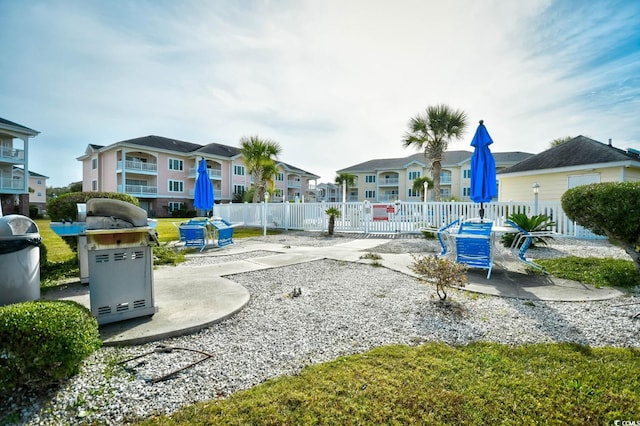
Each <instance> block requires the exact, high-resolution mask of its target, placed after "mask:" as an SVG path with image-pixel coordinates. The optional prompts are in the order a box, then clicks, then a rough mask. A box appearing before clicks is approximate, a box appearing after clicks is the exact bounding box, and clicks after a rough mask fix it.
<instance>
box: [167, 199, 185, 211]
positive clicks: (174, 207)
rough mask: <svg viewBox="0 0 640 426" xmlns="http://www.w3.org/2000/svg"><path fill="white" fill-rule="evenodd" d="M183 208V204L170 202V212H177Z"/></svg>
mask: <svg viewBox="0 0 640 426" xmlns="http://www.w3.org/2000/svg"><path fill="white" fill-rule="evenodd" d="M181 208H182V203H179V202H176V201H169V211H170V212H175V211H178V210H180V209H181Z"/></svg>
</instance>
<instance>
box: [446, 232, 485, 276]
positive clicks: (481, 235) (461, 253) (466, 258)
mask: <svg viewBox="0 0 640 426" xmlns="http://www.w3.org/2000/svg"><path fill="white" fill-rule="evenodd" d="M492 225H493V224H492V223H491V222H483V223H475V222H462V223H461V224H460V228H459V231H458V233H457V234H456V235H455V239H456V263H462V264H465V265H467V266H468V267H470V268H481V269H487V270H488V272H487V279H489V278H491V270H492V269H493V250H492V243H493V241H492V238H491V227H492Z"/></svg>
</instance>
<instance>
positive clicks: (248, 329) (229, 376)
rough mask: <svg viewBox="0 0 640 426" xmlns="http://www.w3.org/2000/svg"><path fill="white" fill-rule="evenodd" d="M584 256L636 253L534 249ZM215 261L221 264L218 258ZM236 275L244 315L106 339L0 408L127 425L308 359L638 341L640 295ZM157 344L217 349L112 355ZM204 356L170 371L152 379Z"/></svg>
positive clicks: (401, 278)
mask: <svg viewBox="0 0 640 426" xmlns="http://www.w3.org/2000/svg"><path fill="white" fill-rule="evenodd" d="M350 238H353V237H349V236H339V237H337V238H326V237H322V236H317V235H304V234H286V235H277V236H270V237H267V238H264V237H263V238H262V239H261V241H266V240H269V241H271V242H275V243H281V244H283V246H286V245H290V246H294V245H315V246H317V245H331V244H336V243H341V242H346V241H348V240H349V239H350ZM432 243H433V244H432ZM243 244H247V245H249V244H250V241H242V240H241V241H239V242H237V243H236V246H237V247H242V245H243ZM437 250H438V246H437V244H436V243H435V242H428V241H425V240H423V239H394V240H389V241H388V242H386V243H384V244H382V245H380V246H378V247H377V248H376V249H375V250H374V251H376V252H378V253H381V254H382V256H383V257H384V253H392V252H393V253H395V252H400V251H404V252H406V251H409V252H416V253H417V252H431V251H433V252H435V251H437ZM581 253H587V254H588V255H590V256H599V255H601V256H607V257H620V258H626V254H625V253H624V252H623V251H622V252H621V251H620V250H619V249H617V248H615V247H611V246H610V245H608V244H607V243H606V242H603V241H588V242H585V241H581V242H579V243H577V242H574V241H571V240H564V241H557V242H554V243H553V244H552V245H551V246H550V247H549V248H539V249H534V250H532V251H531V253H530V254H531V257H536V256H537V257H552V256H564V255H567V254H576V255H580V254H581ZM233 256H243V255H233ZM244 256H252V254H251V253H247V254H244ZM218 257H224V256H218ZM208 258H209V259H212V260H211V261H216V260H213V259H215V257H214V256H212V257H208ZM202 259H207V257H205V258H202ZM226 260H234V259H231V258H230V257H227V259H226ZM236 260H237V259H236ZM200 261H202V260H200ZM229 278H231V279H232V280H234V281H236V282H238V283H240V284H242V285H243V286H245V287H246V288H247V289H248V290H249V291H250V293H251V301H250V302H249V304H248V305H247V307H245V309H243V310H242V311H241V312H240V313H238V314H237V315H236V316H234V317H232V318H230V319H229V320H226V321H224V322H222V323H220V324H217V325H214V326H212V327H210V328H207V329H205V330H202V331H200V332H198V333H196V334H193V335H189V336H184V337H180V338H174V339H168V340H164V341H161V342H155V343H152V344H146V345H141V346H133V347H126V348H112V347H105V348H102V349H101V350H99V351H98V352H96V353H95V354H93V355H91V356H90V357H89V358H88V359H87V360H86V362H85V363H84V365H83V368H82V372H81V373H80V374H78V375H77V376H75V377H73V378H72V379H71V380H69V381H68V382H67V383H65V384H64V385H62V386H60V387H59V388H57V389H55V390H52V391H50V392H48V393H46V394H45V395H40V396H37V395H33V394H30V393H28V392H25V391H24V390H21V389H18V390H16V391H15V392H14V394H13V395H12V397H11V398H10V399H9V400H7V401H2V403H1V404H0V412H4V413H7V412H13V413H16V414H15V416H14V421H15V423H16V424H29V425H38V424H42V425H58V424H90V423H102V424H123V423H127V422H128V421H131V420H134V419H136V418H139V417H144V416H150V415H153V414H164V413H172V412H174V411H176V410H177V409H179V408H180V407H182V406H184V405H186V404H191V403H193V402H196V401H201V400H206V399H211V398H221V397H225V396H227V395H229V394H231V393H234V392H237V391H239V390H242V389H247V388H250V387H252V386H255V385H257V384H259V383H262V382H264V381H265V380H267V379H269V378H273V377H277V376H281V375H287V374H295V373H297V372H299V371H300V370H301V369H302V368H304V367H305V366H307V365H310V364H315V363H320V362H324V361H328V360H332V359H335V358H336V357H339V356H342V355H348V354H353V353H359V352H363V351H367V350H369V349H372V348H374V347H377V346H382V345H388V344H407V345H417V344H421V343H423V342H430V341H441V342H447V343H450V344H455V345H459V344H466V343H470V342H474V341H492V342H500V343H506V344H524V343H537V342H575V343H580V344H586V345H591V346H618V347H638V346H640V343H639V340H638V336H639V335H640V319H634V318H633V317H634V315H635V314H637V313H638V312H640V305H638V304H637V303H640V301H639V299H640V295H638V294H635V295H629V296H627V297H624V298H620V299H614V300H607V301H599V302H538V301H536V302H535V303H531V302H527V301H523V300H518V299H506V298H500V297H490V296H478V295H470V294H467V293H464V292H461V291H460V292H453V294H450V298H451V299H452V301H451V302H450V303H449V304H447V305H445V306H444V307H443V305H442V304H441V303H439V302H437V296H436V295H435V292H434V291H433V290H432V289H431V287H428V286H424V285H421V284H419V283H418V282H417V280H415V279H413V278H411V277H409V276H407V275H404V274H401V273H397V272H393V271H390V270H388V269H386V268H376V267H373V266H370V265H365V264H355V263H346V262H337V261H332V260H321V261H315V262H310V263H305V264H302V265H293V266H287V267H282V268H274V269H269V270H263V271H255V272H247V273H242V274H237V275H232V276H229ZM294 288H300V289H301V293H302V294H301V295H300V296H297V297H293V296H292V291H293V289H294ZM159 345H163V346H165V347H180V348H187V349H195V350H198V351H203V352H206V353H207V354H211V355H212V356H211V357H207V355H203V354H202V353H200V352H192V351H185V350H173V351H172V352H170V353H167V352H162V353H152V354H151V355H149V356H147V357H144V358H140V359H137V360H133V361H130V362H127V363H125V365H124V366H121V365H119V364H115V363H114V360H117V361H122V360H124V359H126V358H129V357H134V356H138V355H141V354H144V353H147V352H151V351H154V350H156V349H157V348H158V347H159ZM202 359H204V360H203V361H202V362H200V363H199V364H197V365H195V366H193V367H191V368H188V369H186V370H184V371H182V372H180V373H178V374H176V375H175V376H173V377H171V378H170V379H168V380H164V381H159V382H157V383H152V381H153V379H156V378H160V377H162V376H163V375H165V374H167V373H169V372H171V371H173V370H175V369H177V368H180V367H182V366H186V365H188V364H189V363H191V362H195V361H198V360H202ZM124 367H127V368H124ZM0 423H2V422H1V421H0Z"/></svg>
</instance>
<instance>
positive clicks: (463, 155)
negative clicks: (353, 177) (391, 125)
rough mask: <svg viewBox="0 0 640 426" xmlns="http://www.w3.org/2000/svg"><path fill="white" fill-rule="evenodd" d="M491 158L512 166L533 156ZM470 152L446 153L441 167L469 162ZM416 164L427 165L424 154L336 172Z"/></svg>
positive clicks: (514, 154) (518, 154)
mask: <svg viewBox="0 0 640 426" xmlns="http://www.w3.org/2000/svg"><path fill="white" fill-rule="evenodd" d="M492 154H493V158H494V160H495V162H496V164H498V165H499V164H505V163H507V164H513V163H517V162H518V161H522V160H524V159H525V158H529V157H531V156H532V155H533V154H530V153H528V152H520V151H515V152H494V153H492ZM471 155H473V152H471V151H446V152H445V153H444V157H443V158H442V167H452V166H458V165H460V164H461V163H464V162H465V161H470V160H471ZM414 161H415V162H418V163H420V164H422V165H423V166H424V167H426V166H428V165H429V162H428V161H427V160H426V159H425V158H424V153H422V152H418V153H415V154H412V155H409V156H408V157H402V158H380V159H375V160H369V161H365V162H364V163H359V164H356V165H353V166H350V167H346V168H344V169H341V170H338V171H337V173H357V172H369V171H374V170H397V169H403V168H405V167H406V166H407V164H409V163H411V162H414Z"/></svg>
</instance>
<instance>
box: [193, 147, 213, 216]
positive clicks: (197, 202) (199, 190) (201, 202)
mask: <svg viewBox="0 0 640 426" xmlns="http://www.w3.org/2000/svg"><path fill="white" fill-rule="evenodd" d="M193 207H195V208H196V209H202V210H207V211H208V210H211V209H212V208H213V185H211V180H210V179H209V172H208V171H207V161H206V160H205V159H204V158H203V159H202V160H200V164H199V165H198V177H197V178H196V190H195V194H194V197H193Z"/></svg>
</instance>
